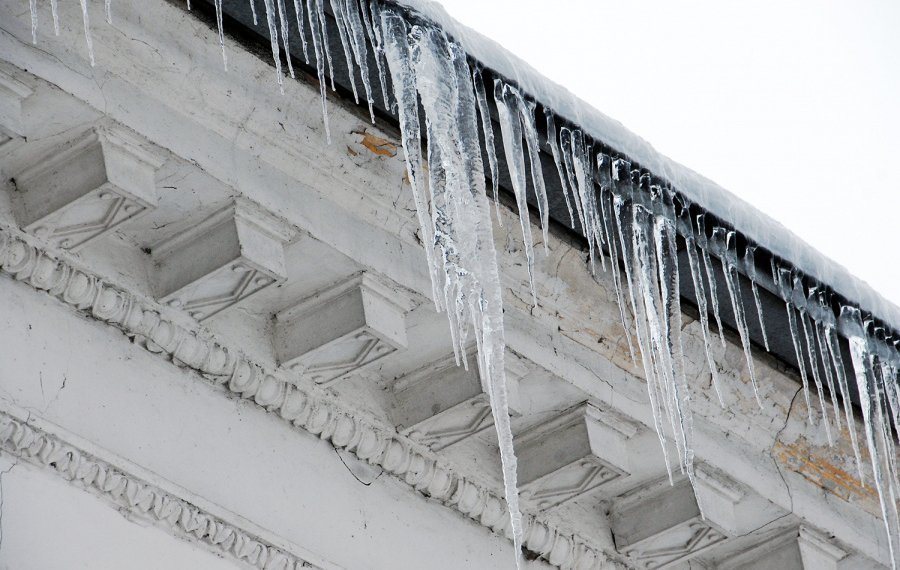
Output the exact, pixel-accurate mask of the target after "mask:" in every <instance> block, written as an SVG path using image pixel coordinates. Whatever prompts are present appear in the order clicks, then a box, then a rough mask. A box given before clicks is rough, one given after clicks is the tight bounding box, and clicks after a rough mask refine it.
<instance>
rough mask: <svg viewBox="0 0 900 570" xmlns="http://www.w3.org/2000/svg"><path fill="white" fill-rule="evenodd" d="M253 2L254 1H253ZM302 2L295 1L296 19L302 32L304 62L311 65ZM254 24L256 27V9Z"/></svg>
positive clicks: (301, 41)
mask: <svg viewBox="0 0 900 570" xmlns="http://www.w3.org/2000/svg"><path fill="white" fill-rule="evenodd" d="M251 2H253V0H251ZM302 3H303V2H302V0H294V17H295V18H296V19H297V31H298V32H300V43H301V45H302V46H303V61H305V62H306V64H307V65H309V46H308V45H307V43H306V30H305V29H304V28H305V26H304V25H303V6H302ZM253 24H254V25H256V9H255V8H254V12H253Z"/></svg>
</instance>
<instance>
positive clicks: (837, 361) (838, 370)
mask: <svg viewBox="0 0 900 570" xmlns="http://www.w3.org/2000/svg"><path fill="white" fill-rule="evenodd" d="M824 328H825V339H826V342H827V344H828V352H829V354H830V355H831V361H832V363H833V364H834V371H835V377H836V379H837V383H838V387H839V388H840V390H841V399H842V400H843V402H844V413H845V414H846V418H847V431H848V433H849V434H850V444H851V445H852V446H853V456H854V458H855V459H856V469H857V471H858V473H859V480H860V481H863V480H864V477H863V472H862V459H861V458H860V454H859V443H858V441H857V437H856V421H855V420H854V418H853V403H852V401H851V400H850V387H849V385H848V382H847V372H846V368H845V367H844V358H843V356H841V346H840V343H839V341H838V336H837V332H836V331H835V330H834V325H831V324H826V325H824Z"/></svg>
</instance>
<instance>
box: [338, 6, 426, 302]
mask: <svg viewBox="0 0 900 570" xmlns="http://www.w3.org/2000/svg"><path fill="white" fill-rule="evenodd" d="M380 28H381V29H382V30H383V31H384V34H385V37H386V38H387V41H386V42H385V44H384V49H385V55H386V56H387V62H388V69H389V71H390V74H391V83H393V86H394V98H395V99H396V100H397V111H398V112H397V116H398V118H399V122H400V132H401V134H402V136H401V137H400V141H401V143H402V145H403V154H404V156H405V157H406V172H407V176H408V178H409V186H410V188H411V189H412V193H413V200H414V202H415V205H416V214H417V216H418V218H419V226H420V227H421V231H422V246H423V247H424V249H425V262H426V263H427V264H428V272H429V275H430V276H431V294H432V298H433V299H434V305H435V309H436V310H438V311H440V310H441V307H442V304H441V295H440V294H439V291H440V288H439V283H440V277H439V275H438V265H437V262H436V260H435V256H434V229H433V227H432V225H431V221H430V215H429V213H428V198H427V196H426V189H425V180H424V177H423V168H422V142H421V132H420V126H419V103H418V98H417V96H416V83H415V81H416V78H415V75H414V74H413V71H412V68H411V67H410V62H409V57H410V56H409V44H408V43H407V39H406V37H407V33H408V31H407V27H406V20H404V19H403V18H402V17H401V16H400V15H399V14H397V13H396V12H394V11H392V10H384V11H383V12H381V22H380ZM323 96H324V95H323Z"/></svg>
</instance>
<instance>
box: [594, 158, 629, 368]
mask: <svg viewBox="0 0 900 570" xmlns="http://www.w3.org/2000/svg"><path fill="white" fill-rule="evenodd" d="M603 161H604V168H603V172H604V174H603V175H601V180H602V181H603V183H602V184H601V186H600V211H601V215H602V219H603V225H604V226H605V228H606V235H608V236H610V239H609V242H608V244H609V255H610V262H611V264H612V278H613V289H615V292H616V305H618V307H619V321H620V322H621V323H622V330H623V331H624V333H625V341H626V342H627V343H628V355H629V356H630V357H631V362H632V363H634V364H637V358H636V357H635V354H634V344H633V343H632V342H631V330H630V329H629V327H628V321H627V319H626V318H625V298H624V296H623V294H622V275H621V272H620V271H619V251H618V249H619V248H618V247H617V245H616V239H615V238H613V213H612V212H613V193H612V186H613V181H612V164H611V163H612V159H611V158H610V157H608V156H604V158H603Z"/></svg>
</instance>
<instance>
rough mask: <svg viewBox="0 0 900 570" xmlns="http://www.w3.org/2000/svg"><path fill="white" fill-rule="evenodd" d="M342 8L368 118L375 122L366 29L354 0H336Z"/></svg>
mask: <svg viewBox="0 0 900 570" xmlns="http://www.w3.org/2000/svg"><path fill="white" fill-rule="evenodd" d="M338 1H339V3H341V5H342V6H343V10H344V18H345V20H346V21H345V22H344V24H345V25H346V26H347V35H348V36H349V37H350V47H351V48H353V57H355V58H356V65H357V66H358V67H359V76H360V78H361V79H362V84H363V90H364V91H365V92H366V103H367V104H368V105H369V118H370V119H371V120H372V124H373V125H374V124H375V107H374V104H375V99H374V98H373V97H372V83H371V82H370V81H369V47H368V45H367V44H366V31H365V26H364V25H363V22H362V16H361V15H360V13H359V5H358V4H357V3H356V0H338Z"/></svg>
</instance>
